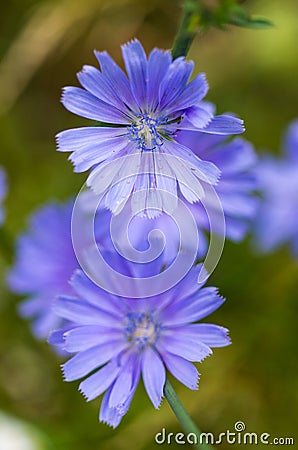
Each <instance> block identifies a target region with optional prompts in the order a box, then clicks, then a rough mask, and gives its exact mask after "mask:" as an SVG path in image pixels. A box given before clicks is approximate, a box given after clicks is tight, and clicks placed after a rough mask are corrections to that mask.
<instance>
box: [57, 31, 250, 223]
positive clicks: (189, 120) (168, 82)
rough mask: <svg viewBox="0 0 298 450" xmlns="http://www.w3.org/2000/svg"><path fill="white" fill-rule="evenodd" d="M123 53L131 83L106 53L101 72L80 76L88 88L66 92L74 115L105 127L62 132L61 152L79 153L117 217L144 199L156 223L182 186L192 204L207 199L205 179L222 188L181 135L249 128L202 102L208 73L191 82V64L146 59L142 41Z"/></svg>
mask: <svg viewBox="0 0 298 450" xmlns="http://www.w3.org/2000/svg"><path fill="white" fill-rule="evenodd" d="M122 54H123V59H124V64H125V68H126V71H127V74H128V78H127V77H126V75H125V74H124V72H123V71H122V70H121V69H120V68H119V67H118V66H117V65H116V64H115V62H114V61H113V59H112V58H111V57H110V56H109V55H108V54H107V53H106V52H95V56H96V58H97V59H98V62H99V64H100V66H101V71H100V70H98V69H96V68H94V67H92V66H84V67H83V71H82V72H80V73H79V74H78V80H79V82H80V83H81V85H82V87H83V89H81V88H77V87H66V88H65V89H64V93H63V97H62V103H63V105H64V106H65V107H66V108H67V109H68V110H69V111H71V112H73V113H75V114H77V115H79V116H82V117H86V118H88V119H92V120H95V121H97V122H99V123H98V124H97V126H93V127H85V128H77V129H71V130H67V131H63V132H61V133H59V134H58V136H57V141H58V149H59V151H63V152H64V151H66V152H72V154H71V156H70V160H71V161H72V162H73V164H74V166H75V171H77V172H81V171H85V170H87V169H91V173H90V175H89V177H88V180H87V184H88V185H89V186H91V187H92V189H93V190H94V191H95V192H96V193H97V194H99V195H104V196H105V204H106V207H107V208H109V209H110V210H111V211H112V212H113V213H118V212H119V211H120V210H121V209H122V208H123V206H124V204H125V203H126V201H127V200H128V197H129V196H130V194H131V193H137V195H136V196H135V197H134V199H133V201H132V202H131V204H132V208H133V210H134V211H137V212H139V211H142V212H144V214H145V215H147V216H148V217H154V216H156V215H158V214H159V213H160V211H169V212H171V211H173V210H174V209H175V207H176V204H177V190H178V187H179V190H180V192H181V194H182V196H183V197H185V198H186V199H187V200H188V201H190V202H191V203H193V202H195V201H198V200H200V199H201V198H202V196H203V195H204V192H203V190H202V186H201V182H202V180H203V181H205V182H207V183H210V184H215V183H216V182H217V180H218V177H219V174H220V171H219V170H218V168H217V167H216V166H215V165H214V164H213V163H212V162H209V161H204V160H202V159H200V158H199V157H198V156H197V155H195V154H194V153H193V152H192V151H191V150H190V149H189V148H188V147H187V146H185V145H183V144H182V143H180V142H178V141H177V139H176V137H177V135H178V133H179V131H180V130H194V131H196V132H198V131H201V132H203V133H208V134H215V135H218V134H219V135H230V134H238V133H242V132H243V130H244V129H243V125H242V121H241V120H240V119H237V118H235V117H233V116H229V115H219V116H214V115H213V112H212V108H210V105H209V104H208V103H205V102H203V101H202V100H203V98H204V97H205V95H206V93H207V91H208V84H207V82H206V79H205V75H204V74H199V75H197V76H196V77H195V78H194V79H193V80H192V81H191V82H188V81H189V78H190V76H191V73H192V71H193V67H194V64H193V62H192V61H185V58H184V57H180V58H177V59H175V60H174V61H172V57H171V53H170V52H169V51H163V50H159V49H154V50H152V52H151V53H150V55H149V57H148V58H147V57H146V54H145V52H144V49H143V47H142V45H141V44H140V42H139V41H138V40H134V41H132V42H129V43H128V44H126V45H124V46H123V47H122ZM178 158H179V159H178ZM168 192H169V193H171V194H172V196H171V197H169V195H166V194H167V193H168Z"/></svg>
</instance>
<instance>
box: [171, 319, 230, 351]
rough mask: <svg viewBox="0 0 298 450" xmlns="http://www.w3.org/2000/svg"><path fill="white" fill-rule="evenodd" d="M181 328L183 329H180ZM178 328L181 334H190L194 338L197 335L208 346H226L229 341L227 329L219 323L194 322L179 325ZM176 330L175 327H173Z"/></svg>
mask: <svg viewBox="0 0 298 450" xmlns="http://www.w3.org/2000/svg"><path fill="white" fill-rule="evenodd" d="M182 328H184V329H183V330H182ZM180 330H181V333H182V334H187V335H188V336H191V335H192V336H193V337H194V338H196V337H197V338H198V339H200V341H202V342H204V344H206V345H208V346H209V347H226V346H227V345H229V344H230V343H231V339H230V338H229V336H228V333H229V330H228V329H227V328H224V327H221V326H219V325H213V324H209V323H195V324H191V325H187V326H185V327H181V329H180ZM176 331H177V328H176V329H175V332H176ZM178 333H179V331H178Z"/></svg>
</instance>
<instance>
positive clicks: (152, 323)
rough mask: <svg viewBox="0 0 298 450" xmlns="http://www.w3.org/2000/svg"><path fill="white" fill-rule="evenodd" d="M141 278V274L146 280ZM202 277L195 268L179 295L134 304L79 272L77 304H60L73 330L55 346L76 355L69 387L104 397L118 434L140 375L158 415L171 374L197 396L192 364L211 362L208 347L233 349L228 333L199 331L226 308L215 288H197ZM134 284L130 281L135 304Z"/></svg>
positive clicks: (68, 367) (213, 328)
mask: <svg viewBox="0 0 298 450" xmlns="http://www.w3.org/2000/svg"><path fill="white" fill-rule="evenodd" d="M121 261H122V263H121V264H127V262H125V261H124V260H121ZM160 263H161V261H160ZM140 267H141V266H140ZM155 268H156V267H155ZM122 269H123V267H122ZM159 269H161V265H160V267H159ZM124 270H125V268H124ZM126 270H127V271H129V269H126ZM134 270H135V268H134ZM144 270H145V268H142V267H141V273H142V272H143V271H144ZM198 272H199V267H198V266H197V267H193V268H192V269H191V270H190V271H189V272H188V274H187V275H186V276H185V278H184V279H183V280H182V281H181V282H180V283H179V284H177V285H176V286H175V287H174V288H172V289H170V290H168V291H166V292H165V293H162V294H159V295H157V296H155V297H150V298H142V299H138V300H136V299H133V298H119V297H117V296H114V295H111V294H109V293H107V292H106V291H104V290H102V289H101V288H100V287H98V286H97V285H95V284H94V283H93V282H92V281H91V280H90V279H89V278H88V277H87V276H86V275H85V274H84V272H82V271H81V270H77V271H76V272H75V274H74V276H73V278H72V281H71V286H72V289H73V291H74V292H75V293H76V296H73V295H72V296H62V297H59V298H58V299H57V300H56V301H55V303H54V310H55V312H56V313H57V314H58V315H59V316H61V317H62V318H64V319H66V320H68V321H71V322H72V323H73V324H74V326H73V328H71V329H68V330H67V331H64V330H57V331H56V332H53V334H52V337H50V342H51V340H54V341H57V339H58V340H59V337H60V339H61V340H63V341H64V347H63V348H64V349H65V350H66V351H67V352H69V353H72V354H75V355H74V356H73V357H72V358H71V359H70V360H69V361H67V362H66V363H65V364H63V373H64V379H65V380H66V381H73V380H77V379H80V378H83V377H86V378H85V379H84V380H83V381H82V382H81V384H80V386H79V390H80V391H81V392H82V394H83V395H84V396H85V398H86V399H87V401H90V400H93V399H95V398H96V397H98V396H100V395H101V394H102V393H103V392H104V391H106V393H105V395H104V398H103V400H102V404H101V409H100V421H102V422H105V423H107V424H108V425H110V426H112V427H117V426H118V424H119V423H120V421H121V419H122V417H123V415H124V414H125V413H126V412H127V410H128V408H129V406H130V403H131V401H132V398H133V395H134V393H135V390H136V388H137V385H138V383H139V380H140V377H141V375H142V378H143V382H144V385H145V388H146V391H147V394H148V396H149V398H150V400H151V402H152V403H153V405H154V407H155V408H158V407H159V405H160V403H161V399H162V396H163V388H164V384H165V379H166V370H168V371H169V372H170V373H171V374H172V375H173V376H174V377H176V378H177V379H178V380H179V381H180V382H181V383H183V384H184V385H186V386H187V387H189V388H190V389H197V388H198V378H199V373H198V371H197V369H196V367H195V366H194V365H193V364H192V362H193V361H202V360H203V359H204V358H206V357H207V356H209V355H210V354H211V353H212V350H211V348H210V347H223V346H226V345H228V344H229V343H230V340H229V338H228V336H227V333H228V330H227V329H225V328H223V327H221V326H217V325H212V324H207V323H195V322H197V321H198V320H201V319H203V318H205V317H206V316H207V315H209V314H210V313H212V312H213V311H215V310H216V309H217V308H218V307H219V306H220V305H221V304H222V303H223V302H224V299H223V298H222V297H220V296H219V295H218V293H217V289H216V288H214V287H202V284H199V283H198V281H197V278H198ZM134 281H135V280H134V278H131V293H132V297H133V294H134V290H135V286H134Z"/></svg>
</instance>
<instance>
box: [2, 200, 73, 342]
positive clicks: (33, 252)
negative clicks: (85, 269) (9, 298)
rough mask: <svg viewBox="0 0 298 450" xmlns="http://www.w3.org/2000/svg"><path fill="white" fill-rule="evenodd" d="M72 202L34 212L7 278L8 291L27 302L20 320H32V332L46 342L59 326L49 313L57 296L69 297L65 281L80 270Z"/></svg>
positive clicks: (57, 319) (18, 244) (52, 205)
mask: <svg viewBox="0 0 298 450" xmlns="http://www.w3.org/2000/svg"><path fill="white" fill-rule="evenodd" d="M72 208H73V201H70V202H67V203H66V204H58V203H53V204H48V205H46V206H43V207H42V208H40V209H39V210H38V211H36V212H35V213H34V214H33V215H32V217H31V220H30V224H29V230H28V231H27V232H25V233H23V234H22V235H21V236H20V237H19V238H18V240H17V244H16V261H15V264H14V267H13V268H12V269H11V271H10V273H9V275H8V285H9V287H10V289H11V290H12V291H13V292H15V293H17V294H21V295H26V296H28V298H27V299H26V300H24V301H23V302H22V303H21V304H20V307H19V311H20V314H21V316H22V317H30V318H33V324H32V330H33V332H34V334H35V335H36V336H37V337H38V338H40V339H46V338H47V337H48V334H49V332H50V331H52V330H53V328H56V327H57V326H60V325H61V319H60V318H58V317H57V316H56V315H55V314H54V313H53V312H52V309H51V303H52V301H53V299H54V298H55V296H56V295H58V294H71V293H72V292H73V291H72V288H71V287H70V285H69V283H68V281H69V279H70V277H71V275H72V273H73V271H74V270H75V269H76V268H78V267H79V265H78V263H77V260H76V256H75V253H74V250H73V246H72V241H71V214H72Z"/></svg>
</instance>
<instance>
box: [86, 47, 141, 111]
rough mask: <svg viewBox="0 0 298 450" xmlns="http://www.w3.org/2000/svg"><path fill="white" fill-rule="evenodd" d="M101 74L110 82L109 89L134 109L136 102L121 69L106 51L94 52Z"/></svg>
mask: <svg viewBox="0 0 298 450" xmlns="http://www.w3.org/2000/svg"><path fill="white" fill-rule="evenodd" d="M94 54H95V56H96V58H97V60H98V62H99V64H100V67H101V71H102V74H103V76H104V78H105V79H106V81H107V82H108V83H109V84H110V86H111V89H112V90H113V91H115V92H116V93H117V95H118V97H119V98H121V99H122V101H123V102H124V103H125V104H126V105H127V106H128V107H129V108H130V109H135V107H136V102H135V99H134V97H133V95H132V92H131V88H130V85H129V82H128V79H127V77H126V76H125V74H124V72H123V70H121V69H120V67H119V66H118V65H117V64H116V63H115V61H114V60H113V59H112V58H111V57H110V55H109V54H108V53H107V52H98V51H95V52H94Z"/></svg>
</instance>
